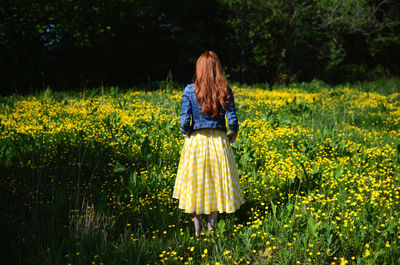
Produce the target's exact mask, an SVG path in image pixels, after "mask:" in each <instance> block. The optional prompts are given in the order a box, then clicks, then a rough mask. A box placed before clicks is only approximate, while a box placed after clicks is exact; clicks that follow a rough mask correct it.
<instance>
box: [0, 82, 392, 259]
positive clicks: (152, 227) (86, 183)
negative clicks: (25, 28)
mask: <svg viewBox="0 0 400 265" xmlns="http://www.w3.org/2000/svg"><path fill="white" fill-rule="evenodd" d="M232 89H233V91H234V94H235V102H236V109H237V113H238V118H239V126H240V131H239V135H238V139H237V141H236V142H235V143H233V144H232V147H233V149H234V152H235V158H236V162H237V168H238V171H239V175H240V182H241V187H242V190H243V192H244V195H245V201H246V203H245V204H244V205H243V206H242V207H241V208H240V209H239V210H238V211H237V212H235V213H234V214H220V215H219V217H218V219H219V223H218V227H217V233H216V234H210V233H209V232H207V231H204V233H205V234H204V235H203V236H202V237H201V238H195V237H194V228H193V223H192V216H191V215H190V214H185V213H183V212H182V210H180V209H178V207H177V205H178V202H177V201H176V200H175V199H172V190H173V185H174V181H175V176H176V171H177V166H178V162H179V155H180V151H181V147H182V145H183V142H184V137H183V136H182V135H181V133H180V124H179V114H180V109H181V106H180V103H181V97H182V88H180V89H172V88H170V87H168V86H166V87H164V88H161V89H156V90H152V91H145V90H137V89H136V90H135V89H129V90H121V89H119V88H117V87H110V88H106V89H93V90H86V91H83V92H53V91H51V90H50V89H47V90H45V91H43V92H41V93H38V94H35V95H25V96H18V95H11V96H7V97H0V156H1V160H0V175H1V178H0V190H1V193H0V200H1V203H2V205H1V208H0V211H1V214H2V218H1V230H0V231H1V236H2V241H3V242H2V243H0V246H1V251H2V261H3V262H6V263H7V264H52V265H53V264H65V265H67V264H104V265H108V264H118V265H120V264H341V265H342V264H398V263H400V244H399V242H400V213H399V211H400V207H399V206H400V194H399V192H400V179H399V177H400V172H399V171H400V167H399V166H400V92H399V91H400V90H399V88H397V90H393V91H389V92H388V91H386V92H385V93H384V92H383V91H370V90H368V89H363V88H362V87H353V88H352V87H346V86H340V87H335V88H329V87H324V86H322V85H317V86H314V87H312V86H308V85H307V84H303V85H299V86H292V87H289V88H279V89H273V90H269V89H265V88H262V87H261V86H260V87H257V86H253V87H246V86H235V85H233V86H232ZM203 222H205V219H203ZM203 225H204V226H205V227H207V225H206V224H205V223H204V224H203Z"/></svg>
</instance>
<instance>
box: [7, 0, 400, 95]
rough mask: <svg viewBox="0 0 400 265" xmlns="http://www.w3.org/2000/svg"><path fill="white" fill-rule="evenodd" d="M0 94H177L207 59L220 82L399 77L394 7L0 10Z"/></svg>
mask: <svg viewBox="0 0 400 265" xmlns="http://www.w3.org/2000/svg"><path fill="white" fill-rule="evenodd" d="M0 15H1V17H0V88H1V91H2V93H12V92H32V91H36V90H40V89H43V88H46V87H48V86H50V87H51V88H52V89H55V90H63V89H75V88H78V89H79V88H87V87H98V86H102V85H104V86H111V85H112V86H122V87H125V86H126V87H129V86H133V85H138V84H144V83H147V82H154V81H157V80H164V79H165V78H166V76H167V75H168V73H170V74H169V76H171V75H172V77H173V80H174V81H175V82H178V83H180V84H186V83H188V82H190V81H191V80H192V78H193V73H194V66H195V62H196V60H197V58H198V56H199V55H200V54H201V53H202V52H204V51H206V50H214V51H215V52H217V54H218V55H219V57H220V59H221V63H222V64H223V66H224V70H225V72H226V74H227V76H228V78H229V80H230V81H235V82H241V83H248V84H254V83H269V84H288V83H291V82H302V81H306V82H307V81H311V80H313V79H319V80H323V81H325V82H329V83H341V82H353V81H359V80H376V79H380V78H390V77H393V76H398V75H399V74H400V64H399V62H400V1H398V0H370V1H366V0H354V1H346V0H343V1H340V0H308V1H306V0H268V1H261V0H201V1H188V0H151V1H149V0H132V1H129V0H119V1H116V0H115V1H103V0H90V1H88V0H48V1H28V0H2V1H1V4H0Z"/></svg>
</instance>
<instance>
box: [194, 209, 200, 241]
mask: <svg viewBox="0 0 400 265" xmlns="http://www.w3.org/2000/svg"><path fill="white" fill-rule="evenodd" d="M193 222H194V230H195V233H196V236H197V237H198V236H200V233H201V214H196V213H193Z"/></svg>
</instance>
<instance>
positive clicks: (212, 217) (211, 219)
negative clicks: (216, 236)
mask: <svg viewBox="0 0 400 265" xmlns="http://www.w3.org/2000/svg"><path fill="white" fill-rule="evenodd" d="M217 217H218V211H215V212H212V213H210V214H209V215H208V216H207V218H208V230H211V229H212V230H213V231H215V226H216V225H217Z"/></svg>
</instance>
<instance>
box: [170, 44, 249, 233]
mask: <svg viewBox="0 0 400 265" xmlns="http://www.w3.org/2000/svg"><path fill="white" fill-rule="evenodd" d="M225 116H226V117H227V119H228V124H229V128H230V131H231V133H230V134H229V135H227V134H226V133H227V128H226V120H225ZM180 122H181V131H182V133H183V135H184V136H185V137H186V138H185V142H184V145H183V148H182V153H181V157H180V161H179V167H178V172H177V177H176V181H175V186H174V192H173V196H172V197H173V198H175V199H179V208H180V209H183V210H185V212H186V213H193V217H194V220H193V221H194V226H195V233H196V236H199V235H200V233H201V230H202V225H201V215H202V214H207V215H208V228H209V230H212V231H214V230H215V226H216V222H217V216H218V212H220V213H223V212H226V213H233V212H235V211H236V210H237V209H238V208H239V207H240V206H241V205H242V204H243V203H244V199H243V193H242V191H241V188H240V182H239V177H238V173H237V169H236V164H235V159H234V155H233V151H232V148H231V146H230V144H229V143H233V142H234V141H235V140H236V137H237V134H238V130H239V123H238V119H237V115H236V111H235V103H234V97H233V92H232V90H231V88H230V87H229V86H228V85H227V82H226V79H225V76H224V75H223V73H222V67H221V64H220V61H219V58H218V56H217V55H216V54H215V53H214V52H213V51H207V52H204V53H203V54H202V55H201V56H200V57H199V59H198V60H197V63H196V74H195V82H194V84H189V85H187V86H186V88H185V91H184V93H183V96H182V112H181V116H180Z"/></svg>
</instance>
